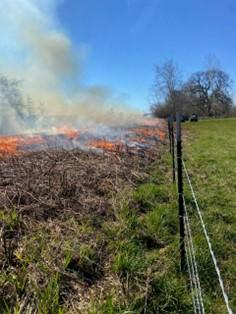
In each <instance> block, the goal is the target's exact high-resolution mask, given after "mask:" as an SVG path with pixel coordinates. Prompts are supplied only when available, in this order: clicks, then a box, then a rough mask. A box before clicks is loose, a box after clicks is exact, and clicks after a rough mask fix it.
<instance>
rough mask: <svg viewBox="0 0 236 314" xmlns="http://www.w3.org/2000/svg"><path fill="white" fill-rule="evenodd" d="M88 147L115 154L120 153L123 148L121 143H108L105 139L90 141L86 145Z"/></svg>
mask: <svg viewBox="0 0 236 314" xmlns="http://www.w3.org/2000/svg"><path fill="white" fill-rule="evenodd" d="M88 145H89V146H90V147H95V148H101V149H103V150H106V151H112V152H117V151H121V150H122V149H123V147H124V144H123V143H121V142H115V143H114V142H109V141H107V140H105V139H103V140H92V141H90V142H89V143H88Z"/></svg>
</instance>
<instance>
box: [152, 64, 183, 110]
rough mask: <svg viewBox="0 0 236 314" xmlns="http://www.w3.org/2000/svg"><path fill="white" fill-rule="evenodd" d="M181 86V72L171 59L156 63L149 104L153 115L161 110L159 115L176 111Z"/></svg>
mask: <svg viewBox="0 0 236 314" xmlns="http://www.w3.org/2000/svg"><path fill="white" fill-rule="evenodd" d="M181 86H182V80H181V72H180V70H179V68H178V66H177V65H176V64H175V63H174V61H173V60H167V61H166V62H164V63H163V64H161V65H156V67H155V82H154V86H153V93H152V96H153V97H152V104H151V110H152V112H153V114H154V115H158V112H159V111H162V113H161V115H166V114H167V115H168V114H170V112H172V113H176V110H177V103H178V102H179V95H180V94H179V91H180V89H181ZM164 107H165V110H164ZM164 112H165V113H164Z"/></svg>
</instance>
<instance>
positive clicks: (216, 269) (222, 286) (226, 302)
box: [182, 160, 233, 314]
mask: <svg viewBox="0 0 236 314" xmlns="http://www.w3.org/2000/svg"><path fill="white" fill-rule="evenodd" d="M182 164H183V167H184V172H185V175H186V178H187V182H188V185H189V187H190V190H191V193H192V197H193V201H194V204H195V207H196V209H197V213H198V216H199V219H200V222H201V226H202V229H203V233H204V236H205V239H206V241H207V245H208V248H209V251H210V254H211V258H212V261H213V264H214V267H215V271H216V274H217V276H218V281H219V284H220V288H221V291H222V295H223V298H224V301H225V305H226V307H227V311H228V313H229V314H233V311H232V309H231V307H230V304H229V298H228V295H227V293H226V291H225V287H224V283H223V279H222V276H221V273H220V269H219V267H218V264H217V260H216V257H215V253H214V251H213V249H212V244H211V240H210V238H209V235H208V232H207V229H206V225H205V223H204V220H203V216H202V213H201V210H200V208H199V205H198V201H197V198H196V195H195V192H194V189H193V186H192V182H191V180H190V177H189V174H188V171H187V168H186V165H185V162H184V160H182Z"/></svg>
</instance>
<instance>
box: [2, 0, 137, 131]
mask: <svg viewBox="0 0 236 314" xmlns="http://www.w3.org/2000/svg"><path fill="white" fill-rule="evenodd" d="M59 4H60V1H59V0H1V2H0V36H1V38H2V43H1V44H0V52H1V61H0V66H1V72H2V74H3V75H4V76H6V77H10V78H16V79H19V80H22V81H23V88H24V97H23V96H21V95H20V94H18V98H15V99H12V98H11V99H10V98H9V97H10V93H9V92H10V91H11V89H9V90H8V92H7V93H6V89H5V92H3V90H2V89H1V88H0V96H1V102H0V110H1V111H2V112H3V114H2V113H1V114H2V120H1V121H0V123H1V124H0V132H1V133H3V132H4V133H12V132H16V131H17V132H18V131H19V130H20V131H22V132H25V131H27V130H29V129H30V130H32V129H38V130H39V129H43V128H45V127H50V125H58V126H60V125H63V124H67V125H68V126H74V127H80V125H81V124H86V123H94V124H96V123H103V124H114V123H117V122H119V123H123V122H124V123H127V119H128V120H130V117H131V116H132V112H131V111H130V112H129V110H127V109H124V106H122V105H120V101H119V99H115V98H114V97H113V95H112V93H111V92H110V91H109V90H108V89H106V88H104V87H101V86H92V87H85V86H83V84H82V65H81V56H80V54H79V53H75V48H74V47H73V44H72V41H71V40H70V38H69V37H68V36H67V34H66V33H65V32H64V31H63V29H62V27H61V26H60V24H59V22H58V20H57V17H56V9H57V6H58V5H59ZM77 48H78V47H77ZM76 50H77V51H80V50H81V49H76ZM0 84H1V82H0ZM14 88H15V89H14V91H16V86H15V87H14ZM26 96H27V97H26ZM4 97H5V100H4V101H2V98H4ZM26 98H28V99H30V101H28V102H27V103H26ZM27 108H28V111H27ZM122 112H126V114H123V113H122ZM36 116H37V117H38V119H36ZM3 121H5V122H4V123H3ZM6 121H7V122H6ZM32 123H33V124H34V125H33V126H32Z"/></svg>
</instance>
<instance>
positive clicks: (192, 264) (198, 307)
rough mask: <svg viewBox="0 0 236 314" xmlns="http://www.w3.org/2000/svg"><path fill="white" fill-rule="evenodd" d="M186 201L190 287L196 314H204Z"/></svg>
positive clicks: (185, 219) (186, 245) (186, 241)
mask: <svg viewBox="0 0 236 314" xmlns="http://www.w3.org/2000/svg"><path fill="white" fill-rule="evenodd" d="M183 199H184V211H185V217H184V222H185V231H186V239H185V247H186V256H187V266H188V272H189V280H190V286H191V291H192V299H193V307H194V313H197V314H204V313H205V308H204V303H203V298H202V289H201V284H200V279H199V274H198V267H197V261H196V254H195V249H194V245H193V238H192V232H191V227H190V223H189V217H188V210H187V206H186V202H185V198H183Z"/></svg>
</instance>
